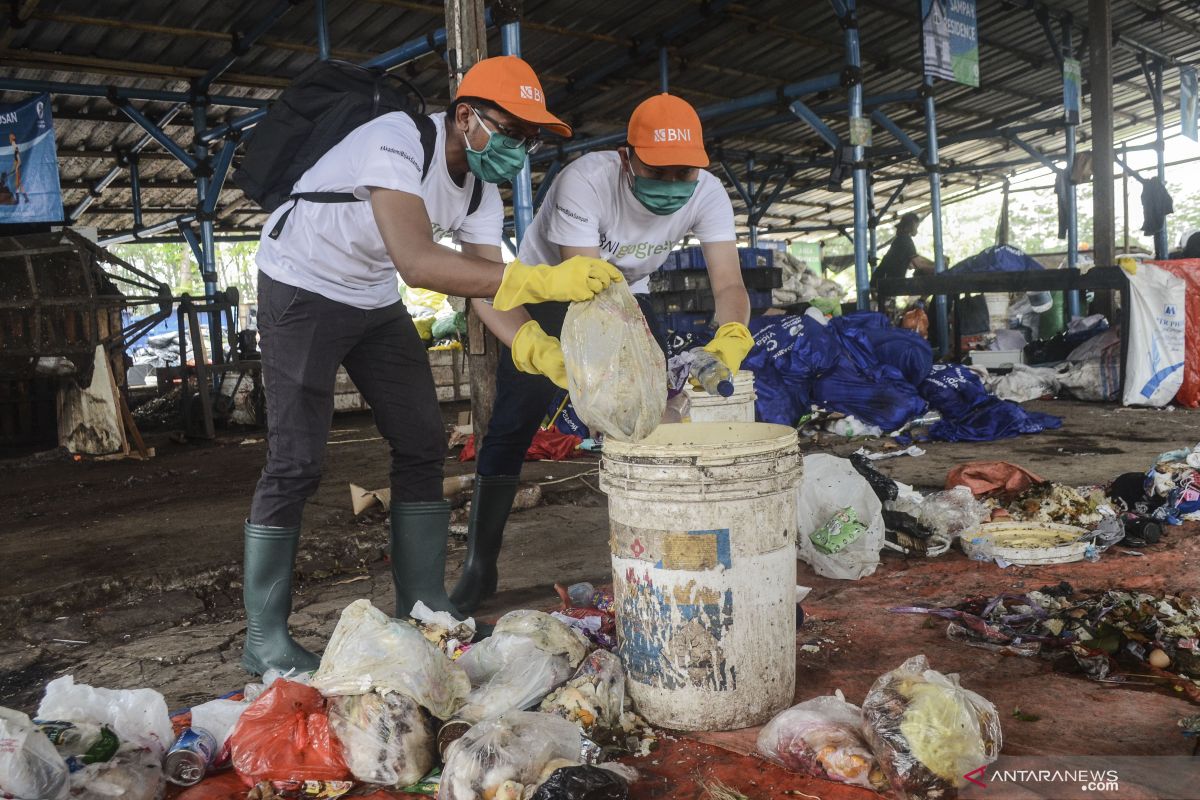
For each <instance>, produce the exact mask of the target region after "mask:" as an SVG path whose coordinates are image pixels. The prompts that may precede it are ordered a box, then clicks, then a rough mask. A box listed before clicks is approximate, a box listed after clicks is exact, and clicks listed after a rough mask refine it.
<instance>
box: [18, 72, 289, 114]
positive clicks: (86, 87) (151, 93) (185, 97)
mask: <svg viewBox="0 0 1200 800" xmlns="http://www.w3.org/2000/svg"><path fill="white" fill-rule="evenodd" d="M0 90H8V91H14V92H33V93H40V92H50V93H51V94H68V95H75V96H77V97H117V98H119V99H125V100H154V101H158V102H162V103H187V102H190V101H191V100H192V96H191V94H189V93H188V92H168V91H163V90H159V89H131V88H127V87H124V86H105V85H102V84H95V83H65V82H62V81H33V80H26V79H25V78H3V77H0ZM208 100H209V102H210V103H211V104H212V105H215V106H233V107H235V108H263V107H265V106H267V105H268V104H270V102H271V101H270V100H259V99H257V98H254V97H234V96H231V95H209V96H208Z"/></svg>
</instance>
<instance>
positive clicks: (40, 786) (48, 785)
mask: <svg viewBox="0 0 1200 800" xmlns="http://www.w3.org/2000/svg"><path fill="white" fill-rule="evenodd" d="M0 795H5V796H8V795H11V796H13V797H27V798H35V797H36V798H45V799H46V800H61V798H64V797H66V796H67V762H66V761H64V760H63V757H62V756H61V755H60V754H59V752H58V750H56V749H55V747H54V745H53V744H51V742H50V740H49V739H47V738H46V735H45V734H44V733H42V732H41V731H39V730H38V729H37V728H36V727H35V726H34V724H33V721H32V720H30V719H29V717H27V716H25V715H24V714H22V713H21V712H20V711H14V710H12V709H10V708H3V707H0Z"/></svg>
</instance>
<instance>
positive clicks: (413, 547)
mask: <svg viewBox="0 0 1200 800" xmlns="http://www.w3.org/2000/svg"><path fill="white" fill-rule="evenodd" d="M449 536H450V504H449V503H447V502H446V501H445V500H432V501H429V502H425V503H392V580H393V581H394V582H395V586H396V616H397V617H400V618H403V617H407V616H409V614H411V613H412V608H413V606H414V605H416V602H417V601H418V600H420V601H422V602H423V603H425V605H427V606H429V607H430V608H431V609H433V610H434V611H449V612H450V613H451V614H453V615H454V616H455V617H457V618H460V619H461V615H460V614H459V611H458V609H457V608H456V607H455V606H454V604H453V603H451V602H450V598H449V597H447V596H446V584H445V578H446V540H447V539H448V538H449Z"/></svg>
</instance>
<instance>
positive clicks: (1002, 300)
mask: <svg viewBox="0 0 1200 800" xmlns="http://www.w3.org/2000/svg"><path fill="white" fill-rule="evenodd" d="M983 300H984V302H985V303H987V310H988V320H989V321H990V323H991V328H990V330H993V331H994V330H1007V329H1008V305H1009V296H1008V295H1007V294H1004V293H1003V292H985V293H984V295H983Z"/></svg>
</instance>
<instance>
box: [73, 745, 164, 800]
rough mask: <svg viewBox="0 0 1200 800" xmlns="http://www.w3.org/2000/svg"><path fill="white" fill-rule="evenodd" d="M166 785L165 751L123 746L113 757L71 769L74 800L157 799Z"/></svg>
mask: <svg viewBox="0 0 1200 800" xmlns="http://www.w3.org/2000/svg"><path fill="white" fill-rule="evenodd" d="M166 787H167V779H166V776H165V775H163V770H162V755H161V754H160V753H159V752H158V751H156V750H155V749H153V748H149V747H123V748H121V749H120V750H119V751H117V754H116V755H115V756H113V757H112V758H111V759H110V760H108V761H105V762H102V763H99V764H89V765H88V766H86V767H84V768H83V769H81V770H79V771H78V772H72V773H71V794H70V797H71V800H113V798H120V799H121V800H158V798H160V797H162V796H163V791H164V790H165V789H166Z"/></svg>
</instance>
